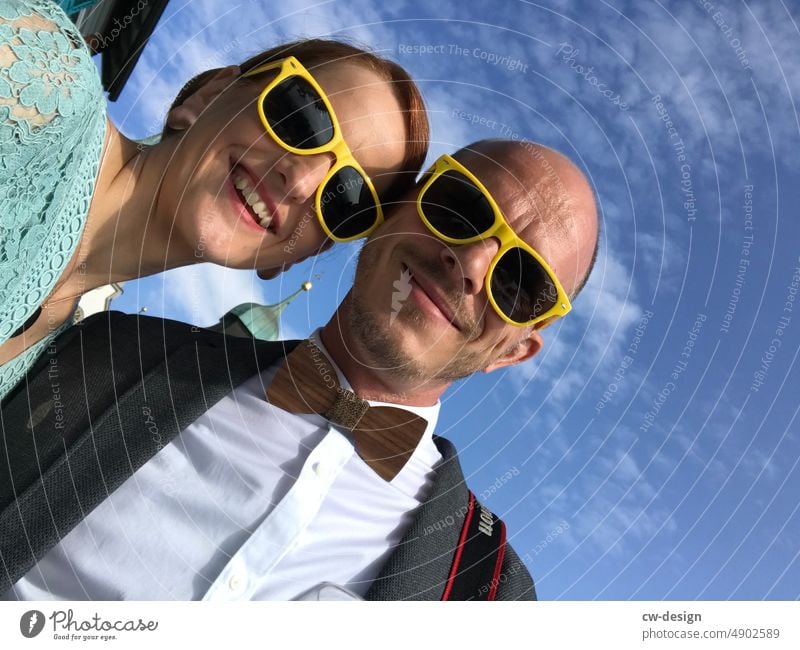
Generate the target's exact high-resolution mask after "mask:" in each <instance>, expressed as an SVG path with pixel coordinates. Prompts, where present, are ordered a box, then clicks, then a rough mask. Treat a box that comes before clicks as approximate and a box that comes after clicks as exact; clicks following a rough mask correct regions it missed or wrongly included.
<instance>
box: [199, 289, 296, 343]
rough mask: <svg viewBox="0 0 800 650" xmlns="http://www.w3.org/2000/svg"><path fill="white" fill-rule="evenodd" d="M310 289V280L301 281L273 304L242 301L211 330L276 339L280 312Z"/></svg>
mask: <svg viewBox="0 0 800 650" xmlns="http://www.w3.org/2000/svg"><path fill="white" fill-rule="evenodd" d="M310 290H311V283H310V282H303V284H301V285H300V288H299V289H298V290H297V291H295V292H294V293H293V294H292V295H290V296H288V297H286V298H284V299H283V300H281V301H280V302H279V303H277V304H274V305H259V304H258V303H255V302H244V303H242V304H241V305H236V307H234V308H233V309H231V310H230V311H229V312H228V313H226V314H225V315H224V316H223V317H222V319H221V320H220V322H219V323H218V324H217V325H215V326H214V327H212V328H211V329H213V330H218V331H223V332H225V333H226V334H228V335H230V336H245V337H252V338H256V339H259V340H261V341H277V340H279V339H280V335H281V324H280V320H281V314H282V313H283V310H284V309H286V307H288V305H289V303H290V302H292V300H294V299H295V298H297V296H299V295H300V294H301V293H303V292H304V291H310Z"/></svg>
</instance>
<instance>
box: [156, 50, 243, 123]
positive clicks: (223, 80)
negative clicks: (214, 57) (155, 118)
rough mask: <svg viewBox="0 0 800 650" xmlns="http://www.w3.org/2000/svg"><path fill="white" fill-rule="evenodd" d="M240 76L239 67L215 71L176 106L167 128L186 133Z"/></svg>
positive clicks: (231, 66) (169, 114) (168, 116)
mask: <svg viewBox="0 0 800 650" xmlns="http://www.w3.org/2000/svg"><path fill="white" fill-rule="evenodd" d="M239 75H240V71H239V66H238V65H229V66H228V67H227V68H220V69H219V70H217V71H215V72H214V74H212V75H211V76H210V77H209V78H208V79H206V81H205V82H204V83H203V85H202V86H200V87H199V88H198V89H197V90H195V91H194V92H193V93H192V94H191V95H189V96H188V97H187V98H186V99H184V100H183V102H182V103H181V104H178V105H177V106H174V107H173V108H172V109H171V110H170V112H169V113H168V114H167V126H168V127H169V128H171V129H175V130H176V131H185V130H186V129H188V128H189V127H190V126H192V124H194V123H195V121H196V120H197V118H198V117H200V114H201V113H202V112H203V111H204V110H205V109H206V108H207V107H208V105H209V104H210V103H211V102H212V101H214V100H215V99H216V98H217V97H219V95H220V93H222V91H224V90H225V89H226V88H228V87H229V86H230V85H231V84H232V83H233V81H234V79H236V78H237V77H238V76H239Z"/></svg>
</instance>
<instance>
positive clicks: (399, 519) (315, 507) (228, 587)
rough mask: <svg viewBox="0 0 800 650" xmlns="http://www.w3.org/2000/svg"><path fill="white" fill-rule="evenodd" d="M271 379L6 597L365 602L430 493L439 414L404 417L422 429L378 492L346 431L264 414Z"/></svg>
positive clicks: (231, 403)
mask: <svg viewBox="0 0 800 650" xmlns="http://www.w3.org/2000/svg"><path fill="white" fill-rule="evenodd" d="M312 340H314V342H315V343H316V344H317V345H318V346H319V347H320V348H321V349H322V350H323V352H325V353H326V356H327V352H326V351H325V348H324V346H323V345H322V342H321V340H320V338H319V333H318V332H315V333H314V335H312ZM282 361H283V359H282V358H281V359H280V360H279V362H278V363H281V362H282ZM331 366H332V367H333V368H334V369H335V370H336V373H337V375H338V376H339V381H340V383H341V385H342V386H344V387H346V388H349V387H350V386H349V384H348V383H347V381H346V379H345V378H344V377H343V375H342V373H341V371H340V370H339V369H338V368H337V367H336V364H335V363H333V361H331ZM276 371H277V365H274V366H273V367H271V368H269V369H267V370H265V371H264V372H262V373H261V374H260V375H256V376H254V377H252V378H250V379H249V380H248V381H246V382H244V383H243V384H241V385H240V386H239V387H237V388H236V389H235V390H234V391H233V392H232V393H230V394H229V395H227V396H226V397H225V398H223V399H222V400H221V401H220V402H218V403H217V404H215V405H214V406H212V407H211V408H210V409H209V410H208V411H207V412H206V413H205V414H203V416H202V417H200V418H199V419H198V420H196V421H195V422H194V423H192V424H191V425H190V426H189V427H188V428H187V429H186V430H184V431H183V432H182V433H181V434H180V435H179V436H178V437H177V438H176V439H175V440H174V441H173V442H171V443H170V444H168V445H166V446H165V447H164V448H163V449H162V450H160V451H159V452H158V453H157V454H156V455H155V456H154V457H153V458H152V459H151V460H150V461H149V462H148V463H146V464H145V465H144V466H143V467H142V468H141V469H139V470H138V471H137V472H136V473H135V474H134V475H133V476H132V477H131V478H130V479H128V480H127V481H126V482H125V483H123V485H121V486H120V488H119V489H118V490H116V491H115V492H114V493H113V494H112V495H111V496H110V497H109V498H107V499H106V500H105V501H104V502H103V503H102V504H101V505H100V506H98V507H97V508H96V509H95V510H94V511H93V512H92V513H90V514H89V515H88V516H87V517H86V518H85V519H84V520H83V522H82V523H81V524H79V525H78V526H77V527H76V528H75V529H74V530H72V531H71V532H70V533H69V534H68V535H67V536H66V537H65V538H64V539H63V540H62V541H61V543H60V544H58V545H57V546H56V547H54V548H53V549H52V550H51V551H50V552H49V553H48V554H47V555H46V556H45V557H44V558H42V560H41V561H40V562H39V563H38V564H37V565H36V567H35V568H33V569H32V570H31V571H30V572H28V574H27V575H26V576H25V577H24V578H22V579H21V580H19V581H18V582H17V583H16V584H15V585H14V588H13V590H12V591H11V592H9V593H8V594H6V596H5V597H6V598H12V599H13V598H18V599H23V600H50V599H54V600H58V599H67V600H82V599H91V600H118V599H125V600H167V599H177V600H190V599H196V600H253V599H258V600H289V599H292V598H296V597H299V596H304V597H305V598H308V597H309V596H308V595H307V594H308V592H309V590H312V591H313V589H314V588H315V587H316V588H319V586H320V585H323V584H327V583H332V584H333V585H339V586H341V587H343V588H344V589H346V590H349V591H351V592H353V593H354V594H356V595H358V596H363V595H364V594H365V593H366V592H367V590H368V589H369V586H370V583H371V582H372V581H373V580H374V578H375V577H376V576H377V575H378V573H379V571H380V569H381V567H382V566H383V564H384V563H385V562H386V560H387V559H388V557H389V555H390V554H391V552H392V550H393V547H394V546H395V545H396V544H397V543H398V542H399V541H400V539H401V538H402V536H403V534H404V533H405V531H406V530H407V528H408V526H409V525H410V524H411V522H412V520H413V517H414V513H415V510H416V509H417V508H418V506H419V505H420V504H421V503H422V502H423V501H424V499H425V498H426V496H427V494H428V493H429V491H430V487H431V484H432V480H433V476H434V471H435V467H436V465H437V463H438V462H439V461H440V460H441V454H440V453H439V451H438V449H437V448H436V445H435V444H434V443H433V439H432V435H433V429H434V427H435V425H436V419H437V416H438V412H439V404H438V403H437V404H436V405H435V406H431V407H407V408H408V410H409V411H412V412H414V413H416V414H418V415H420V416H421V417H423V418H425V420H427V422H428V426H427V429H426V431H425V433H424V435H423V437H422V440H421V441H420V443H419V445H418V446H417V448H416V450H415V451H414V453H413V455H412V456H411V458H410V460H409V461H408V463H407V464H406V465H405V467H403V469H402V470H401V471H400V473H399V474H398V475H397V476H396V477H395V478H394V479H393V480H392V481H390V482H387V481H384V480H383V479H382V478H380V477H379V476H378V475H377V474H376V473H375V472H374V471H373V470H372V469H371V468H370V467H369V466H368V465H367V464H366V463H365V462H364V461H363V460H362V459H361V458H360V457H359V456H358V454H357V453H356V452H355V449H354V447H353V443H352V442H351V439H350V437H349V432H348V431H346V430H342V429H339V428H337V427H336V426H334V425H331V424H330V423H329V422H328V421H326V420H325V419H323V418H322V417H320V416H318V415H313V414H312V415H297V414H291V413H287V412H286V411H284V410H282V409H279V408H277V407H273V406H271V405H269V404H268V402H267V400H266V397H265V390H266V387H267V386H269V382H270V381H271V380H272V377H273V376H274V374H275V372H276ZM370 404H373V405H375V404H379V402H372V401H371V402H370Z"/></svg>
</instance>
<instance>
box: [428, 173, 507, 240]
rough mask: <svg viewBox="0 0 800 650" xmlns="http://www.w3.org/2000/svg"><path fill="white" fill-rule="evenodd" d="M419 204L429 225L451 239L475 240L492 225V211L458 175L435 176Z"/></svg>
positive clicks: (460, 175)
mask: <svg viewBox="0 0 800 650" xmlns="http://www.w3.org/2000/svg"><path fill="white" fill-rule="evenodd" d="M420 202H421V203H422V212H423V213H424V214H425V217H426V218H427V219H428V221H429V222H430V224H431V225H432V226H433V227H434V228H436V230H438V231H439V232H440V233H442V234H443V235H445V236H447V237H451V238H452V239H469V238H471V237H476V236H478V235H480V234H481V233H484V232H486V231H487V230H489V228H491V227H492V225H493V224H494V211H493V210H492V206H491V205H489V201H487V200H486V197H485V196H484V195H483V192H481V191H480V189H479V188H477V187H475V184H474V183H473V182H472V181H470V180H469V179H468V178H467V177H466V176H464V175H463V174H461V173H459V172H455V171H449V172H445V173H444V174H442V175H441V176H439V177H438V178H437V179H436V180H435V181H433V183H431V185H430V187H428V189H427V190H426V191H425V193H424V194H423V195H422V199H421V201H420Z"/></svg>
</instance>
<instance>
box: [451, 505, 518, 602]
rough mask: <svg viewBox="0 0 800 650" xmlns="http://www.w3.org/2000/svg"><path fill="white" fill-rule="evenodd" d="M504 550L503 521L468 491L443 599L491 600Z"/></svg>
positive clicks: (498, 578)
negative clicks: (464, 513)
mask: <svg viewBox="0 0 800 650" xmlns="http://www.w3.org/2000/svg"><path fill="white" fill-rule="evenodd" d="M505 550H506V526H505V524H504V523H503V522H502V521H501V520H500V519H499V518H498V517H496V516H495V515H493V514H492V513H491V512H489V511H488V510H487V509H486V508H484V507H483V506H482V505H481V504H480V503H478V501H477V500H476V499H475V495H474V494H473V493H472V492H470V493H469V502H468V503H467V512H466V515H465V516H464V524H463V526H462V527H461V535H460V536H459V540H458V546H457V547H456V551H455V554H454V556H453V565H452V566H451V567H450V575H449V577H448V578H447V584H446V585H445V589H444V593H443V594H442V600H494V599H495V597H496V596H497V586H498V585H499V584H500V582H501V580H502V575H501V573H500V569H501V567H502V566H503V556H504V555H505Z"/></svg>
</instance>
